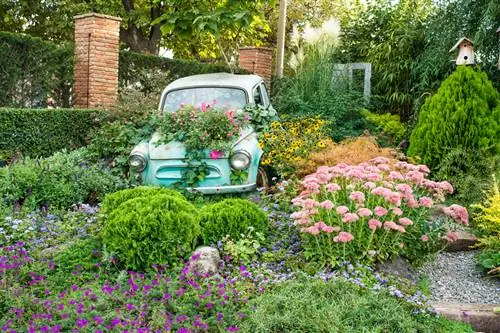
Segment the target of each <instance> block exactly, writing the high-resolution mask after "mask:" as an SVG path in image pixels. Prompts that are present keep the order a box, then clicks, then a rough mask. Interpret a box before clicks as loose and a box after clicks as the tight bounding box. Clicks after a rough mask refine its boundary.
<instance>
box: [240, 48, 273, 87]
mask: <svg viewBox="0 0 500 333" xmlns="http://www.w3.org/2000/svg"><path fill="white" fill-rule="evenodd" d="M272 63H273V50H272V49H270V48H267V47H244V48H241V49H240V55H239V66H240V67H241V68H243V69H246V70H247V71H250V72H252V73H254V74H257V75H259V76H261V77H262V78H263V79H264V81H265V82H266V86H267V88H268V89H271V74H272Z"/></svg>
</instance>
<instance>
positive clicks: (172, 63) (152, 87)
mask: <svg viewBox="0 0 500 333" xmlns="http://www.w3.org/2000/svg"><path fill="white" fill-rule="evenodd" d="M219 72H231V70H230V69H229V67H227V66H225V65H218V64H209V63H202V62H199V61H194V60H183V59H168V58H164V57H157V56H154V55H146V54H142V53H137V52H131V51H121V52H120V68H119V71H118V73H119V79H118V82H119V84H120V87H122V88H123V87H135V88H139V89H140V90H142V91H143V92H147V93H151V92H158V93H160V92H161V91H162V90H163V88H165V86H166V85H167V84H169V83H170V82H172V81H174V80H177V79H178V78H181V77H185V76H190V75H196V74H206V73H219ZM234 73H236V74H248V71H246V70H244V69H241V68H236V69H235V70H234Z"/></svg>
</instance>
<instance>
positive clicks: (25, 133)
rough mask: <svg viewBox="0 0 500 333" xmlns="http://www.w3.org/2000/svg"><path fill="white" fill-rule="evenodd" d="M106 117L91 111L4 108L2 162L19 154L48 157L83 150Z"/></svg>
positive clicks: (0, 110) (0, 140)
mask: <svg viewBox="0 0 500 333" xmlns="http://www.w3.org/2000/svg"><path fill="white" fill-rule="evenodd" d="M103 115H104V114H103V111H98V110H91V109H8V108H0V160H1V159H3V158H7V157H10V156H12V155H13V154H14V153H18V152H20V153H22V154H23V155H24V156H30V157H39V156H42V157H45V156H49V155H52V154H53V153H55V152H57V151H59V150H61V149H68V150H71V149H76V148H79V147H82V146H84V145H85V144H86V139H87V136H88V134H89V131H90V130H91V129H92V128H94V127H96V126H98V125H99V123H100V121H101V119H102V117H103Z"/></svg>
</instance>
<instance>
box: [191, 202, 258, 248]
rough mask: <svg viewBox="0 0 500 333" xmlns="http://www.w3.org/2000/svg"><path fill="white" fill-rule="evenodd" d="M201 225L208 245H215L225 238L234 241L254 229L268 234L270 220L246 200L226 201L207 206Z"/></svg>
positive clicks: (201, 217) (201, 214) (201, 213)
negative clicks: (251, 228)
mask: <svg viewBox="0 0 500 333" xmlns="http://www.w3.org/2000/svg"><path fill="white" fill-rule="evenodd" d="M200 225H201V228H202V236H203V241H204V243H205V244H206V245H210V244H215V243H217V241H219V240H222V239H223V238H224V237H225V236H229V237H230V238H231V239H232V240H233V241H236V240H239V239H240V238H241V235H242V234H247V233H248V228H249V227H253V229H254V231H255V232H262V233H266V231H267V229H268V220H267V216H266V214H265V213H264V212H263V211H262V210H261V209H260V208H259V207H258V206H257V205H256V204H254V203H252V202H249V201H247V200H244V199H225V200H223V201H221V202H218V203H215V204H212V205H207V206H205V207H203V208H202V210H201V212H200Z"/></svg>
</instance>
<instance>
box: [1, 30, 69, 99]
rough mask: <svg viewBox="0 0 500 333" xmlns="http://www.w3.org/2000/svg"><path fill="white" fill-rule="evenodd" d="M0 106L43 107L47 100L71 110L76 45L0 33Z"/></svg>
mask: <svg viewBox="0 0 500 333" xmlns="http://www.w3.org/2000/svg"><path fill="white" fill-rule="evenodd" d="M0 68H1V71H0V78H1V79H0V107H29V108H30V107H40V106H44V105H45V101H46V99H47V97H52V98H53V99H54V100H55V101H56V103H57V105H58V106H60V107H69V106H70V104H71V87H72V84H73V46H72V45H70V44H61V45H57V44H54V43H51V42H46V41H43V40H41V39H40V38H35V37H31V36H28V35H24V34H13V33H8V32H0Z"/></svg>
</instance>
